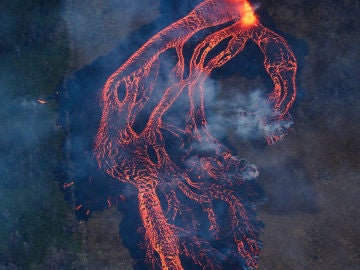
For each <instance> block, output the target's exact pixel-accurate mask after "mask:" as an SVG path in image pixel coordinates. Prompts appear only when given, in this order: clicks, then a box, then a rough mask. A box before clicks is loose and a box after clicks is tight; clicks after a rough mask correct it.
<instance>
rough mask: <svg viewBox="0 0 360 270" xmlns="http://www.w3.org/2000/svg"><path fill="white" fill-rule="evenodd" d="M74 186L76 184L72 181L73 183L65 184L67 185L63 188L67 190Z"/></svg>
mask: <svg viewBox="0 0 360 270" xmlns="http://www.w3.org/2000/svg"><path fill="white" fill-rule="evenodd" d="M72 185H74V182H73V181H71V182H69V183H65V184H64V185H63V188H64V189H67V188H69V187H71V186H72Z"/></svg>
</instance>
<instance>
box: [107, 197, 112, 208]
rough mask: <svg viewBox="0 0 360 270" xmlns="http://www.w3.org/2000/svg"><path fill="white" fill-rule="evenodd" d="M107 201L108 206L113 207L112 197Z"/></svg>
mask: <svg viewBox="0 0 360 270" xmlns="http://www.w3.org/2000/svg"><path fill="white" fill-rule="evenodd" d="M106 202H107V205H108V207H109V208H111V206H112V203H111V200H110V198H109V199H108V200H107V201H106Z"/></svg>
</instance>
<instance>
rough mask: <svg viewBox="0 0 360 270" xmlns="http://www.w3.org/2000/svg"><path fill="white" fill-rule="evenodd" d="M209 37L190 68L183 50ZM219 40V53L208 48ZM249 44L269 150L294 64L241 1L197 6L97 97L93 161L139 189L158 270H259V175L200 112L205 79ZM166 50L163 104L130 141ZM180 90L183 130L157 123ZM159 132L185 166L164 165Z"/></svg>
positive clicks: (285, 109)
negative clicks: (263, 85) (260, 73)
mask: <svg viewBox="0 0 360 270" xmlns="http://www.w3.org/2000/svg"><path fill="white" fill-rule="evenodd" d="M208 28H209V29H210V28H211V29H213V28H216V29H217V30H214V31H212V32H211V33H209V34H208V35H207V36H206V37H205V38H204V39H202V40H200V41H199V43H198V44H197V45H196V47H195V49H194V50H193V52H192V55H191V57H190V59H189V61H187V60H186V57H185V56H184V45H185V43H186V42H188V41H189V40H190V38H192V37H193V36H194V35H195V34H196V33H197V32H199V31H201V30H204V29H208ZM224 41H227V43H226V45H225V48H223V49H222V50H220V51H219V50H217V49H215V47H217V45H219V44H220V43H221V42H224ZM248 41H252V42H254V43H255V44H257V46H258V47H259V48H260V50H261V51H262V53H263V54H264V59H265V60H264V67H265V69H266V71H267V73H268V74H269V76H270V77H271V79H272V81H273V85H274V86H273V93H272V94H271V95H270V96H269V99H268V102H269V104H270V105H271V106H272V109H273V113H272V115H269V116H268V117H267V118H266V119H263V122H262V123H261V124H263V125H266V126H268V127H269V128H267V129H265V130H267V131H268V133H267V134H266V139H267V141H268V143H269V144H272V143H274V142H276V141H278V140H280V139H281V138H282V137H283V136H284V135H285V133H286V130H284V129H281V128H277V126H278V123H279V121H283V120H284V119H290V115H289V109H290V107H291V105H292V103H293V102H294V99H295V94H296V87H295V74H296V68H297V64H296V59H295V56H294V54H293V53H292V51H291V50H290V48H289V46H288V45H287V43H286V41H285V40H284V39H283V38H282V37H280V36H279V35H278V34H276V33H274V32H272V31H271V30H269V29H267V28H265V27H264V26H262V25H261V24H260V22H259V21H258V19H257V18H256V16H255V14H254V9H253V7H252V6H251V5H250V4H249V3H248V2H247V1H244V0H205V1H203V2H202V3H201V4H199V5H198V6H196V7H195V9H194V10H192V11H191V12H190V13H189V14H188V15H187V16H185V17H184V18H182V19H180V20H178V21H177V22H175V23H173V24H171V25H170V26H168V27H166V28H165V29H163V30H162V31H160V32H159V33H158V34H156V35H155V36H153V37H152V38H151V39H150V40H149V41H147V42H146V43H145V44H144V45H143V46H142V47H141V48H140V49H138V50H137V51H136V52H135V53H134V54H133V55H132V56H131V57H130V58H129V59H128V60H127V61H126V62H125V63H124V64H123V65H122V66H121V67H120V68H119V69H118V70H117V71H115V72H114V73H113V74H112V75H111V76H110V78H109V79H108V80H107V82H106V84H105V86H104V88H103V92H102V96H101V97H102V103H103V111H102V117H101V122H100V126H99V129H98V133H97V136H96V141H95V146H94V151H95V154H96V158H97V161H98V163H99V166H100V167H101V168H103V169H105V170H106V172H107V173H108V174H109V175H110V176H112V177H114V178H116V179H118V180H119V181H121V182H124V183H131V184H133V185H134V186H135V187H136V188H137V190H138V204H139V211H140V216H141V220H142V223H143V226H144V229H145V241H146V244H147V257H148V261H149V263H150V264H152V265H154V266H156V265H158V266H159V267H161V269H171V270H175V269H176V270H179V269H184V268H185V266H184V262H183V261H184V260H187V262H189V261H192V263H193V264H197V265H199V266H200V267H201V268H203V269H221V268H222V264H223V262H224V261H226V260H232V261H234V264H233V265H236V266H233V268H232V269H236V268H237V269H256V268H257V263H258V262H257V261H258V256H259V252H260V247H261V244H260V242H259V239H258V238H259V230H260V226H259V221H258V220H257V219H256V216H255V213H254V206H253V203H249V202H248V199H247V198H248V197H251V194H250V195H249V194H248V193H251V190H250V189H248V187H249V186H251V183H252V182H254V179H255V178H256V176H257V175H258V172H257V169H256V167H255V166H254V165H251V164H249V163H248V162H247V161H246V160H245V159H242V158H239V157H237V156H233V155H232V153H231V152H230V151H229V150H228V149H227V148H226V147H225V146H223V145H222V144H221V143H220V142H219V141H218V140H217V139H216V138H214V137H213V136H212V135H211V134H210V132H209V130H208V126H207V121H206V118H205V109H204V90H205V89H204V87H205V86H204V83H205V81H206V79H207V78H208V76H209V75H210V74H211V72H212V71H213V70H214V69H217V68H220V67H222V66H223V65H225V64H226V63H227V62H228V61H229V60H231V59H232V58H233V57H235V56H236V55H237V54H239V53H240V52H241V51H242V50H243V48H244V46H245V43H246V42H248ZM171 49H174V50H175V51H176V55H177V63H176V65H175V67H174V68H173V69H172V70H171V72H169V77H168V81H169V82H170V83H169V85H167V86H166V87H165V88H164V89H162V90H161V91H162V92H163V95H162V98H161V99H160V101H159V102H158V103H157V104H156V106H155V107H154V108H153V110H152V111H151V113H150V114H149V119H148V121H147V122H146V125H145V127H144V129H143V130H142V131H141V132H136V131H135V130H134V124H135V120H136V117H137V116H138V115H139V113H140V112H141V111H142V110H143V108H144V106H145V105H146V104H147V102H148V101H149V99H150V97H151V95H152V94H154V93H155V92H160V93H162V92H161V91H160V89H158V88H157V87H159V85H160V86H161V84H156V81H157V80H158V73H159V68H160V60H159V59H160V56H161V55H162V54H164V53H165V52H166V51H169V50H171ZM187 65H188V66H187ZM185 67H187V68H185ZM155 88H156V89H155ZM121 91H123V93H121ZM183 91H186V93H187V94H188V99H189V104H190V106H189V108H190V109H189V111H188V112H187V117H186V127H185V128H180V127H179V126H177V125H176V124H177V123H169V122H165V121H164V119H163V116H164V114H165V112H167V111H168V109H169V108H170V107H171V106H172V105H173V103H174V102H175V100H176V99H177V98H178V97H179V95H180V94H181V93H182V92H183ZM271 127H274V128H271ZM164 132H167V133H170V134H172V136H173V139H174V140H178V141H180V142H181V145H182V147H183V151H182V152H181V153H182V156H181V157H180V160H181V161H182V163H179V162H177V161H174V159H172V158H171V157H170V155H169V150H168V149H167V147H166V142H165V138H164ZM201 146H204V148H206V151H203V150H201V149H202V147H201ZM199 149H200V150H199ZM151 153H152V154H151ZM239 190H240V191H239ZM189 202H191V203H189ZM219 205H220V206H224V205H225V206H226V211H219V210H218V209H219ZM192 207H200V208H201V209H203V211H204V213H205V216H206V217H207V221H206V223H205V224H207V225H206V226H207V227H208V228H207V229H208V230H209V231H210V234H211V235H210V236H209V237H206V236H204V234H203V233H201V231H202V230H203V229H204V226H203V225H201V223H204V220H203V219H201V220H200V219H199V218H198V216H197V215H195V214H194V211H193V210H192ZM224 213H225V214H226V217H225V214H224ZM221 241H222V242H221ZM220 243H225V245H224V244H220ZM184 258H186V259H184Z"/></svg>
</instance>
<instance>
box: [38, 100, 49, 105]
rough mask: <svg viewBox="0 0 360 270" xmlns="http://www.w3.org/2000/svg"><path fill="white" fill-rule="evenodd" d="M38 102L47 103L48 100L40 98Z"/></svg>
mask: <svg viewBox="0 0 360 270" xmlns="http://www.w3.org/2000/svg"><path fill="white" fill-rule="evenodd" d="M37 102H39V103H41V104H46V103H47V101H46V100H45V99H38V100H37Z"/></svg>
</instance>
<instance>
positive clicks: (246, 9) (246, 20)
mask: <svg viewBox="0 0 360 270" xmlns="http://www.w3.org/2000/svg"><path fill="white" fill-rule="evenodd" d="M239 12H240V20H241V22H242V24H243V25H246V26H250V25H254V24H255V23H256V22H257V18H256V16H255V13H254V8H253V7H252V6H251V5H250V4H249V2H247V1H245V2H244V4H243V5H241V6H240V7H239Z"/></svg>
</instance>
